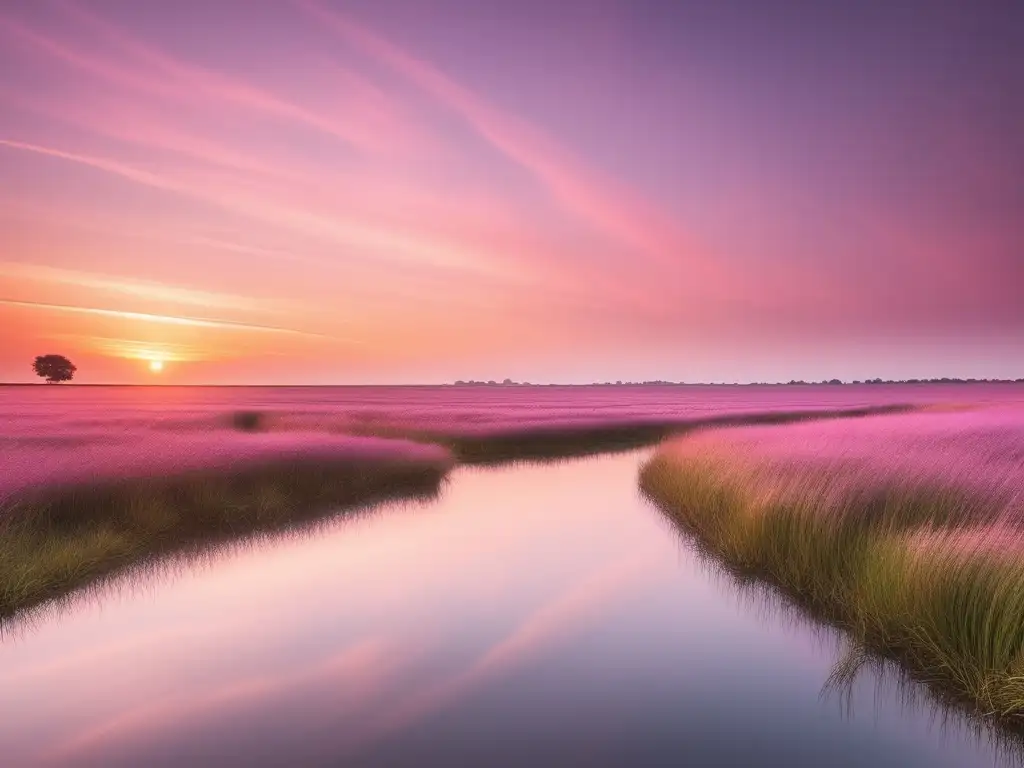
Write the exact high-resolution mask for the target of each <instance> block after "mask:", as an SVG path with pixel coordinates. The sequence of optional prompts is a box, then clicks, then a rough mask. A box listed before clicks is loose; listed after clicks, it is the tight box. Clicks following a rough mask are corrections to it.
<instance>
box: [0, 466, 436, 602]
mask: <svg viewBox="0 0 1024 768" xmlns="http://www.w3.org/2000/svg"><path fill="white" fill-rule="evenodd" d="M448 466H449V465H448V462H447V461H446V460H443V459H433V458H429V457H426V456H421V457H417V458H412V457H399V456H395V457H377V458H371V459H359V458H358V457H352V456H347V457H345V458H344V459H338V460H334V461H331V460H329V459H328V458H325V457H321V458H319V459H317V460H311V459H309V458H303V459H291V460H286V459H282V460H280V461H277V462H273V463H267V462H264V463H261V464H259V465H254V466H247V467H246V466H243V467H241V468H238V469H236V470H233V471H224V470H217V471H193V472H187V473H182V474H178V475H172V476H169V477H144V478H143V477H140V478H133V479H126V480H105V481H103V482H100V483H99V484H97V485H93V486H77V487H66V488H48V489H46V490H45V491H40V492H37V493H36V494H34V495H33V496H31V497H28V498H24V499H22V500H21V501H19V502H18V503H17V504H16V505H14V506H11V507H9V508H7V509H6V510H0V618H7V617H10V616H13V615H14V614H16V613H19V612H21V611H24V610H26V609H29V608H32V607H34V606H36V605H38V604H40V603H42V602H44V601H46V600H49V599H52V598H56V597H60V596H63V595H65V594H67V593H68V592H70V591H72V590H75V589H78V588H80V587H83V586H86V585H88V584H89V583H91V582H93V581H95V580H97V579H99V578H101V577H104V576H106V575H108V574H110V573H112V572H114V571H117V570H119V569H121V568H123V567H125V566H127V565H132V564H135V563H138V562H139V561H141V560H144V559H146V558H150V557H153V556H157V555H163V554H167V553H170V552H174V551H177V550H181V549H183V548H187V547H194V546H196V545H204V544H211V543H217V542H221V541H224V540H227V539H231V538H234V537H237V536H241V535H246V534H250V533H254V532H260V531H274V530H281V529H287V528H289V527H291V526H294V525H298V524H301V523H304V522H307V521H309V520H312V519H315V518H317V517H319V516H323V515H325V514H328V513H330V512H332V511H337V510H339V509H345V508H351V507H354V506H362V505H366V504H368V503H371V502H376V501H381V500H385V499H391V498H407V497H421V496H428V495H432V494H434V493H436V492H437V490H438V488H439V486H440V483H441V482H442V480H443V479H444V477H445V475H446V472H447V470H448Z"/></svg>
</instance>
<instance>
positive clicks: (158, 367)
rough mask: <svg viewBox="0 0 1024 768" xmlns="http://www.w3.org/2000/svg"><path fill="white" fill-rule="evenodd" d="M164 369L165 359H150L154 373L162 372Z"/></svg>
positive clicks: (150, 366)
mask: <svg viewBox="0 0 1024 768" xmlns="http://www.w3.org/2000/svg"><path fill="white" fill-rule="evenodd" d="M163 369H164V361H163V360H150V361H149V370H151V371H152V372H153V373H160V371H162V370H163Z"/></svg>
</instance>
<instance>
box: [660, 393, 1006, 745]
mask: <svg viewBox="0 0 1024 768" xmlns="http://www.w3.org/2000/svg"><path fill="white" fill-rule="evenodd" d="M641 486H642V489H643V490H644V492H645V493H647V494H648V495H649V496H650V497H651V498H652V499H653V500H654V501H656V502H657V503H658V504H659V505H660V506H661V508H662V509H663V510H664V511H665V512H666V513H667V514H668V515H669V516H670V518H671V519H673V520H674V521H675V522H677V523H678V524H679V525H680V527H682V528H683V529H684V530H685V531H686V532H687V533H688V534H690V535H692V536H693V537H694V538H695V539H696V540H697V541H698V542H699V543H700V545H701V547H702V548H703V549H704V551H705V552H707V553H708V554H709V555H712V556H714V557H715V558H718V559H720V560H721V561H723V562H724V563H725V564H726V565H727V566H728V567H729V568H731V569H732V570H733V571H734V572H735V573H737V574H738V575H741V576H744V577H755V578H763V579H765V580H767V581H768V582H770V583H771V584H773V585H775V586H776V587H778V588H780V589H781V590H782V591H783V592H785V593H786V594H787V595H788V596H790V597H791V598H792V599H794V600H795V601H796V602H797V603H798V604H799V605H801V606H802V607H804V608H807V609H809V610H810V611H811V612H812V613H813V614H814V615H817V616H818V617H820V618H822V619H824V620H826V621H828V622H830V623H833V624H835V625H838V626H839V627H841V628H842V629H843V630H845V631H846V632H847V633H848V635H849V637H850V638H851V639H852V640H853V641H854V642H855V643H856V644H858V645H859V646H860V647H862V648H864V649H865V650H866V651H868V652H872V653H878V654H881V655H883V656H886V657H889V658H893V659H896V660H898V661H899V662H900V663H901V664H902V665H903V667H904V668H905V669H907V670H908V671H909V672H910V673H911V674H912V675H913V676H914V677H915V678H916V679H918V680H922V681H924V682H926V683H928V684H929V685H930V686H931V687H932V689H933V690H934V691H935V692H937V693H938V694H939V695H940V696H942V697H945V698H948V699H950V700H955V701H957V702H959V703H961V704H966V705H967V706H969V707H970V708H971V709H972V710H973V711H974V712H975V713H976V714H978V715H981V716H983V717H991V718H995V719H999V720H1001V721H1002V722H1004V723H1009V724H1013V725H1018V724H1019V718H1021V717H1022V716H1024V410H1022V409H1021V408H1020V407H1019V404H1017V405H1003V406H991V405H990V406H989V407H974V408H964V407H960V408H945V409H943V408H934V407H933V408H929V409H927V410H923V411H920V412H917V413H908V414H901V415H882V416H875V417H870V418H865V419H861V420H857V421H822V422H816V423H806V424H798V425H791V426H786V427H765V426H755V427H741V428H737V429H730V430H713V431H705V432H702V433H700V434H696V435H690V436H688V437H685V438H682V439H678V440H673V441H669V442H668V443H666V444H664V445H663V446H661V447H660V448H659V450H658V451H657V452H656V454H655V455H654V457H653V458H652V459H651V460H650V461H649V462H648V463H647V464H646V465H645V466H644V468H643V469H642V472H641Z"/></svg>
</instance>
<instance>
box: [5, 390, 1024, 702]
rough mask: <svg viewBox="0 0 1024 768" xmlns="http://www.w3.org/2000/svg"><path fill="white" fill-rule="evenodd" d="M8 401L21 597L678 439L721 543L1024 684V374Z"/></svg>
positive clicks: (1000, 691)
mask: <svg viewBox="0 0 1024 768" xmlns="http://www.w3.org/2000/svg"><path fill="white" fill-rule="evenodd" d="M0 413H2V414H3V418H4V429H3V432H2V433H0V457H2V458H0V461H2V475H0V477H2V479H0V617H3V616H11V615H14V614H16V613H18V612H20V611H23V610H24V609H27V608H31V607H33V606H36V605H39V604H40V603H42V602H45V601H47V600H50V599H52V598H58V597H61V596H63V595H66V594H68V593H69V592H71V591H74V590H76V589H78V588H80V587H83V586H85V585H88V584H90V583H91V582H93V581H95V580H96V579H98V578H103V577H106V576H108V575H111V574H114V573H117V572H119V571H121V570H122V569H123V568H125V567H126V566H131V565H134V564H138V563H140V562H144V561H146V560H147V559H150V558H154V557H160V556H162V555H164V554H166V553H169V552H173V551H180V550H181V549H183V548H194V547H200V546H204V545H207V544H211V543H216V542H222V541H224V540H226V539H231V538H233V537H238V536H244V535H247V534H249V533H252V532H256V531H268V530H278V529H282V528H287V527H288V526H291V525H296V524H300V523H302V522H304V521H308V520H311V519H316V518H318V517H321V516H325V515H332V514H336V513H339V512H344V511H346V510H350V509H354V508H361V507H364V506H366V505H368V504H372V503H374V502H376V501H379V500H382V499H385V498H403V497H419V496H423V495H429V494H435V493H437V492H438V490H439V489H440V488H441V486H442V483H443V482H444V479H445V477H446V475H447V473H448V470H449V469H450V468H451V467H452V466H453V465H455V464H460V463H468V464H477V463H483V464H493V463H502V462H518V461H523V460H549V459H555V458H564V457H570V456H580V455H587V454H593V453H601V452H613V451H620V450H626V449H631V448H635V447H637V446H645V445H654V444H657V443H659V442H661V441H663V440H669V442H668V443H666V444H665V447H664V448H662V449H661V450H660V451H659V453H658V454H657V457H656V458H655V460H654V461H653V462H652V463H651V464H650V465H648V466H647V467H646V469H645V470H644V472H643V477H642V484H643V487H644V488H645V490H646V491H647V492H649V493H651V494H652V495H653V496H654V497H655V498H656V499H657V500H658V501H659V502H660V503H661V504H663V505H664V506H665V507H666V508H668V509H669V510H670V511H671V514H672V515H673V516H674V518H675V519H677V520H679V521H681V522H682V523H684V524H685V525H686V526H687V527H689V528H691V529H692V530H693V531H694V532H696V533H697V534H698V536H699V538H700V539H701V540H702V541H704V542H705V543H706V544H707V546H708V549H709V550H711V551H714V552H715V553H716V554H721V555H722V556H723V557H724V559H725V560H726V561H727V562H729V563H732V564H733V565H735V566H736V567H737V568H740V569H743V570H746V571H749V572H752V573H758V574H763V575H765V576H768V577H769V578H770V579H772V580H773V581H775V582H776V583H779V584H781V585H782V586H783V587H785V588H786V589H787V590H789V591H790V592H792V593H793V594H794V595H796V596H798V598H799V599H800V600H801V601H803V602H804V603H806V604H809V605H813V606H815V607H816V608H818V609H819V610H820V611H821V612H822V613H823V614H824V615H826V617H827V618H829V619H832V620H837V621H839V622H840V623H841V624H842V625H843V626H844V627H847V628H848V629H849V630H850V631H851V633H853V635H854V636H855V637H857V638H859V639H861V640H863V642H865V643H866V644H868V645H870V646H872V647H875V648H882V649H884V650H887V651H890V652H893V653H898V654H900V655H901V656H905V657H906V659H907V661H908V663H909V664H910V666H912V667H914V668H916V669H918V670H920V671H922V673H925V672H927V674H929V675H931V676H932V677H935V678H936V679H937V680H938V679H940V678H941V682H942V683H943V684H944V685H945V686H946V687H947V688H948V689H949V690H951V691H955V692H956V693H958V694H960V695H964V696H969V697H971V698H972V700H975V701H978V702H980V703H982V705H983V706H984V707H987V708H989V709H991V710H992V711H998V712H1013V711H1015V708H1020V707H1021V702H1022V701H1024V692H1022V691H1024V685H1021V684H1020V683H1019V682H1018V679H1019V677H1020V675H1022V674H1024V667H1021V665H1022V664H1024V662H1021V661H1020V660H1018V658H1017V654H1018V651H1019V647H1018V644H1019V643H1024V632H1020V631H1018V630H1016V629H1014V626H1015V625H1014V621H1015V619H1016V618H1019V617H1021V616H1022V615H1024V613H1022V612H1024V590H1019V591H1015V590H1016V588H1017V586H1018V581H1017V578H1018V575H1017V574H1018V571H1017V570H1015V569H1014V568H1013V567H1011V566H1012V563H1009V561H1008V560H1007V559H1006V558H1003V559H1001V560H999V559H992V558H988V557H987V556H986V557H985V558H981V557H980V555H979V556H977V557H976V556H975V554H976V553H978V552H981V551H982V550H984V551H985V552H989V551H991V550H995V549H999V547H1002V548H1003V549H1000V550H999V551H1011V552H1012V551H1015V549H1014V548H1015V547H1016V539H1015V536H1016V528H1015V527H1014V525H1013V524H1012V522H1013V521H1014V520H1015V518H1014V515H1013V514H1012V513H1011V510H1013V509H1016V508H1015V507H1014V506H1013V504H1016V503H1018V501H1013V499H1017V497H1016V496H1013V494H1014V493H1016V492H1017V491H1016V490H1015V489H1016V488H1017V487H1018V486H1017V485H1015V483H1018V482H1019V479H1018V478H1019V477H1020V475H1021V471H1022V468H1021V466H1020V464H1021V461H1022V459H1021V458H1020V435H1021V433H1022V430H1024V426H1022V424H1024V421H1022V419H1021V417H1020V414H1022V413H1024V387H1019V386H1014V385H973V386H949V387H943V386H904V387H889V386H868V387H857V386H801V387H685V386H623V387H527V386H516V387H351V388H316V387H309V388H305V387H303V388H257V387H254V388H185V387H181V388H173V387H131V388H122V387H65V388H61V387H7V388H0ZM836 417H863V418H853V419H848V418H843V419H839V418H836ZM821 419H828V421H820V420H821ZM753 425H757V426H753ZM691 433H696V434H691ZM686 435H689V436H688V437H680V436H686ZM1014 446H1017V447H1016V448H1014ZM1014 450H1016V451H1017V453H1014V452H1013V451H1014ZM755 510H756V514H754V511H755ZM812 511H813V513H812ZM752 521H753V522H752ZM996 541H998V542H999V547H994V546H993V545H992V543H993V542H996ZM969 543H970V545H969ZM965 553H971V556H969V557H968V556H967V555H966V554H965ZM1008 563H1009V564H1008ZM1022 573H1024V571H1022ZM968 577H969V578H968ZM925 582H927V583H929V584H931V585H932V587H933V588H932V587H930V590H931V591H926V590H923V588H922V587H921V584H923V583H925ZM961 590H967V591H966V592H961ZM976 592H977V594H975V593H976ZM1018 592H1019V594H1018ZM924 595H929V596H930V597H928V598H927V599H926V598H925V597H924ZM979 595H982V596H987V597H985V599H984V600H981V599H980V598H979V597H978V596H979ZM986 600H987V602H986ZM964 601H967V603H969V604H970V606H971V610H972V611H974V613H970V614H966V613H964V612H963V611H962V610H961V608H960V605H961V603H962V602H964ZM1018 603H1020V604H1018ZM914 611H924V612H925V614H927V615H926V616H925V614H922V616H925V618H921V619H920V621H917V619H915V620H914V622H910V624H908V623H907V618H906V617H907V616H911V615H916V614H914ZM928 611H931V613H928ZM943 611H945V613H943ZM940 621H942V622H945V624H941V625H940V624H938V623H937V622H940ZM915 622H917V623H915ZM927 622H931V623H930V624H929V623H927ZM1018 623H1019V622H1018ZM922 627H923V628H922ZM954 632H962V633H963V637H960V636H958V637H957V638H949V637H947V634H949V633H954ZM908 633H909V634H908ZM943 633H946V634H943ZM992 633H996V634H997V635H998V639H995V638H994V636H993V634H992ZM940 641H941V642H940ZM970 642H974V643H976V645H977V644H980V645H977V647H975V646H970ZM957 643H959V645H957ZM965 643H966V645H964V644H965ZM992 643H996V644H997V645H998V648H996V647H995V646H992ZM982 646H984V648H982ZM979 654H980V655H979ZM970 659H975V661H977V663H976V664H975V666H971V664H973V663H975V662H972V661H970ZM979 659H980V661H979ZM965 665H966V666H965ZM1000 681H1002V682H1000Z"/></svg>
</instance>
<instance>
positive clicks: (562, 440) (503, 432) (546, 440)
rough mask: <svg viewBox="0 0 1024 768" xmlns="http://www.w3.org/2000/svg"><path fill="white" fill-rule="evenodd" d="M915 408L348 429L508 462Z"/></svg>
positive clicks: (466, 459) (468, 459) (472, 458)
mask: <svg viewBox="0 0 1024 768" xmlns="http://www.w3.org/2000/svg"><path fill="white" fill-rule="evenodd" d="M911 410H914V407H913V406H908V405H884V406H865V407H861V408H846V409H839V410H819V411H775V412H772V411H768V412H764V413H740V414H725V415H718V416H709V417H705V418H694V419H666V420H665V421H660V422H652V421H650V420H647V421H644V422H628V421H624V422H619V423H613V424H579V425H566V426H561V425H560V426H556V427H544V426H529V427H508V428H494V429H492V430H488V431H481V432H479V433H464V432H460V431H459V428H458V427H457V426H452V427H450V428H431V429H427V428H420V429H417V428H412V427H410V428H405V427H401V426H396V425H367V426H364V427H360V428H350V429H347V430H346V431H348V432H351V433H352V434H356V435H366V436H374V437H390V438H402V439H406V440H415V441H417V442H422V443H433V444H437V445H441V446H443V447H445V448H447V449H448V450H449V451H450V452H451V453H452V455H453V456H454V457H455V458H456V459H457V460H458V461H459V463H461V464H505V463H509V462H523V461H548V460H551V459H568V458H577V457H583V456H592V455H597V454H606V453H617V452H624V451H631V450H635V449H637V448H644V447H648V446H652V445H657V444H658V443H660V442H662V441H663V440H665V439H666V438H668V437H672V436H674V435H681V434H684V433H686V432H691V431H694V430H697V429H704V428H707V427H722V426H737V425H753V424H789V423H795V422H801V421H813V420H817V419H825V418H832V419H835V418H858V417H863V416H872V415H880V414H892V413H904V412H907V411H911Z"/></svg>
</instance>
